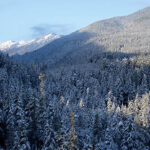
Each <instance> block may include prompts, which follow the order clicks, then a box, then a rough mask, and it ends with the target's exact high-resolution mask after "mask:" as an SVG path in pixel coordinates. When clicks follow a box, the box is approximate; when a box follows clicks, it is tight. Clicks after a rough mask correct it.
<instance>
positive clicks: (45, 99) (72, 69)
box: [0, 52, 150, 150]
mask: <svg viewBox="0 0 150 150" xmlns="http://www.w3.org/2000/svg"><path fill="white" fill-rule="evenodd" d="M149 91H150V54H149V53H144V54H124V53H108V52H103V53H101V54H99V55H93V56H92V55H91V57H87V63H86V64H85V63H83V64H78V63H75V64H71V63H70V64H66V63H65V62H64V61H63V63H62V65H58V64H55V65H53V66H51V65H49V64H47V63H33V64H28V65H27V64H23V63H18V62H16V61H15V60H13V59H12V58H9V57H8V56H5V55H3V54H0V148H1V149H2V150H54V149H56V150H101V149H102V150H105V149H106V150H128V149H131V150H149V149H150V93H149Z"/></svg>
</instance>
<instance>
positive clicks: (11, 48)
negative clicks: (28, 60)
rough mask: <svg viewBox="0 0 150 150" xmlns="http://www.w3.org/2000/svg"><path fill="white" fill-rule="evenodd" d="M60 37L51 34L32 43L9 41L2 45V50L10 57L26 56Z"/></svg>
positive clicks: (0, 46) (0, 48) (0, 45)
mask: <svg viewBox="0 0 150 150" xmlns="http://www.w3.org/2000/svg"><path fill="white" fill-rule="evenodd" d="M60 37H61V36H60V35H57V34H53V33H50V34H46V35H44V36H43V37H41V38H38V39H33V40H30V41H18V42H14V41H11V40H9V41H6V42H3V43H0V50H1V51H3V52H6V53H8V54H9V55H10V56H12V55H15V54H19V55H22V54H25V53H26V52H31V51H34V50H37V49H39V48H41V47H43V46H44V45H46V44H48V43H50V42H52V41H53V40H55V39H58V38H60Z"/></svg>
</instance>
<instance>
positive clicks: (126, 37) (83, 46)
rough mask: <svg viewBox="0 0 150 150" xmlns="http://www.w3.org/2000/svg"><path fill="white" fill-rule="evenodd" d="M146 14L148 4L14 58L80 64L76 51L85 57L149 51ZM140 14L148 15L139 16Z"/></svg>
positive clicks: (149, 9) (148, 12)
mask: <svg viewBox="0 0 150 150" xmlns="http://www.w3.org/2000/svg"><path fill="white" fill-rule="evenodd" d="M148 14H149V15H150V7H148V8H146V9H143V10H140V11H137V12H136V13H133V14H131V15H128V16H121V17H114V18H110V19H106V20H101V21H97V22H95V23H93V24H90V25H89V26H87V27H84V28H82V29H80V30H78V31H76V32H73V33H71V34H70V35H67V36H64V37H62V38H59V39H57V40H55V41H53V42H51V43H50V44H48V45H46V46H44V47H42V48H40V49H38V50H36V51H34V52H33V53H27V54H25V55H23V56H21V57H16V59H18V60H20V61H25V62H43V61H44V62H48V63H50V64H55V63H57V62H59V61H60V60H62V59H63V58H66V57H70V58H72V59H74V60H75V59H76V61H78V62H79V63H80V62H81V59H78V56H79V54H77V53H80V58H82V59H87V57H88V56H87V54H88V55H89V54H91V57H92V56H95V55H100V54H101V52H104V51H105V52H121V53H141V52H149V51H150V44H149V41H148V38H149V37H150V29H149V23H150V18H148V17H147V16H148ZM143 17H147V18H146V19H141V18H143ZM143 28H144V30H143ZM67 55H68V56H67ZM31 58H32V59H31ZM70 58H68V59H70ZM64 61H65V60H64ZM86 62H87V60H86V61H85V63H86ZM68 63H69V62H68Z"/></svg>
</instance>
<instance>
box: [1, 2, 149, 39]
mask: <svg viewBox="0 0 150 150" xmlns="http://www.w3.org/2000/svg"><path fill="white" fill-rule="evenodd" d="M148 6H150V0H0V18H1V21H0V42H4V41H7V40H13V41H18V40H31V39H34V38H38V37H40V36H42V35H44V34H47V33H57V34H69V33H71V32H73V31H76V30H78V29H80V28H82V27H84V26H87V25H89V24H91V23H93V22H95V21H99V20H102V19H106V18H111V17H114V16H123V15H128V14H130V13H133V12H135V11H137V10H139V9H142V8H145V7H148Z"/></svg>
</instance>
